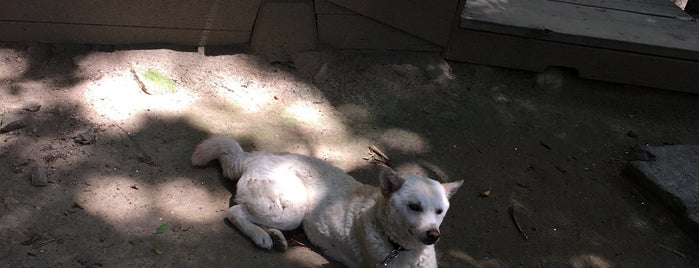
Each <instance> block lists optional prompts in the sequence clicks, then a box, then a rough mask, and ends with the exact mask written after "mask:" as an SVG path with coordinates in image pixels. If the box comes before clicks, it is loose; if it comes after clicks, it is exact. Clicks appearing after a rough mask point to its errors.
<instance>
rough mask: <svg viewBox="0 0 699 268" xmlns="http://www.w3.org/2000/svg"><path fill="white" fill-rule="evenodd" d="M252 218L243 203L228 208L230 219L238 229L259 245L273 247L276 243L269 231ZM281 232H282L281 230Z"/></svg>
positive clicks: (265, 247)
mask: <svg viewBox="0 0 699 268" xmlns="http://www.w3.org/2000/svg"><path fill="white" fill-rule="evenodd" d="M250 219H251V217H250V215H249V214H248V213H247V212H246V211H245V208H243V206H241V205H235V206H232V207H231V208H230V209H228V220H229V221H231V223H233V225H235V227H236V228H238V230H240V231H241V232H243V233H244V234H245V235H247V236H248V237H249V238H250V240H252V242H254V243H255V244H256V245H257V246H258V247H261V248H264V249H271V248H272V246H273V245H274V241H273V240H272V237H271V236H270V235H269V233H267V231H265V230H264V229H262V227H260V226H258V225H257V224H255V223H253V222H252V221H250ZM277 231H278V230H277ZM279 233H280V234H281V232H279ZM282 238H284V236H282Z"/></svg>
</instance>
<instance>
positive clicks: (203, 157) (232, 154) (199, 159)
mask: <svg viewBox="0 0 699 268" xmlns="http://www.w3.org/2000/svg"><path fill="white" fill-rule="evenodd" d="M246 154H247V153H245V152H244V151H243V148H242V147H240V144H238V142H237V141H235V140H234V139H233V138H229V137H212V138H208V139H206V140H204V141H203V142H202V143H200V144H199V145H197V148H195V149H194V153H193V154H192V164H193V165H195V166H204V165H206V164H208V163H209V162H211V161H213V160H215V159H218V162H219V163H220V164H221V169H223V176H226V177H227V178H229V179H232V180H235V179H238V178H239V177H240V175H241V174H242V173H243V168H244V162H245V161H244V160H245V158H246Z"/></svg>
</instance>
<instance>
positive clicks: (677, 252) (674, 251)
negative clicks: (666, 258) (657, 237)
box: [658, 243, 687, 260]
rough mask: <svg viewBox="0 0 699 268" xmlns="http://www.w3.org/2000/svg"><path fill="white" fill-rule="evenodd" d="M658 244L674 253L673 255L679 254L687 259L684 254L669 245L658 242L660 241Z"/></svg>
mask: <svg viewBox="0 0 699 268" xmlns="http://www.w3.org/2000/svg"><path fill="white" fill-rule="evenodd" d="M658 246H659V247H661V248H663V249H664V250H667V251H670V252H672V253H674V254H675V255H677V256H680V257H682V258H683V259H685V260H687V256H685V255H684V254H682V253H680V252H679V251H677V250H674V249H671V248H670V247H668V246H666V245H663V244H660V243H658Z"/></svg>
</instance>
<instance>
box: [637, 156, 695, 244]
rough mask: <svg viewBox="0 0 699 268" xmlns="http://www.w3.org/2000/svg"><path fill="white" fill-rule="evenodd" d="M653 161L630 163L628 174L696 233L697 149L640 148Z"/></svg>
mask: <svg viewBox="0 0 699 268" xmlns="http://www.w3.org/2000/svg"><path fill="white" fill-rule="evenodd" d="M643 149H644V150H646V151H648V152H649V153H651V154H653V155H654V156H655V161H630V162H629V166H628V168H629V171H630V173H631V174H632V175H633V176H634V177H636V178H638V180H639V183H640V184H641V185H642V186H643V187H644V188H646V189H647V190H649V191H650V192H652V193H653V194H655V195H657V196H658V197H659V198H660V199H661V201H662V202H663V203H664V204H665V205H666V206H668V207H669V208H670V209H672V210H673V211H674V212H676V213H678V214H679V215H680V216H681V217H682V218H684V219H687V220H688V221H689V222H690V224H691V225H692V226H693V229H694V232H697V231H699V230H698V229H697V228H699V217H698V216H699V146H697V145H671V146H657V147H655V146H653V147H647V148H643Z"/></svg>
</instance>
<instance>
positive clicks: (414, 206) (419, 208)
mask: <svg viewBox="0 0 699 268" xmlns="http://www.w3.org/2000/svg"><path fill="white" fill-rule="evenodd" d="M408 208H409V209H410V210H412V211H417V212H420V211H422V206H420V204H408Z"/></svg>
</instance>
